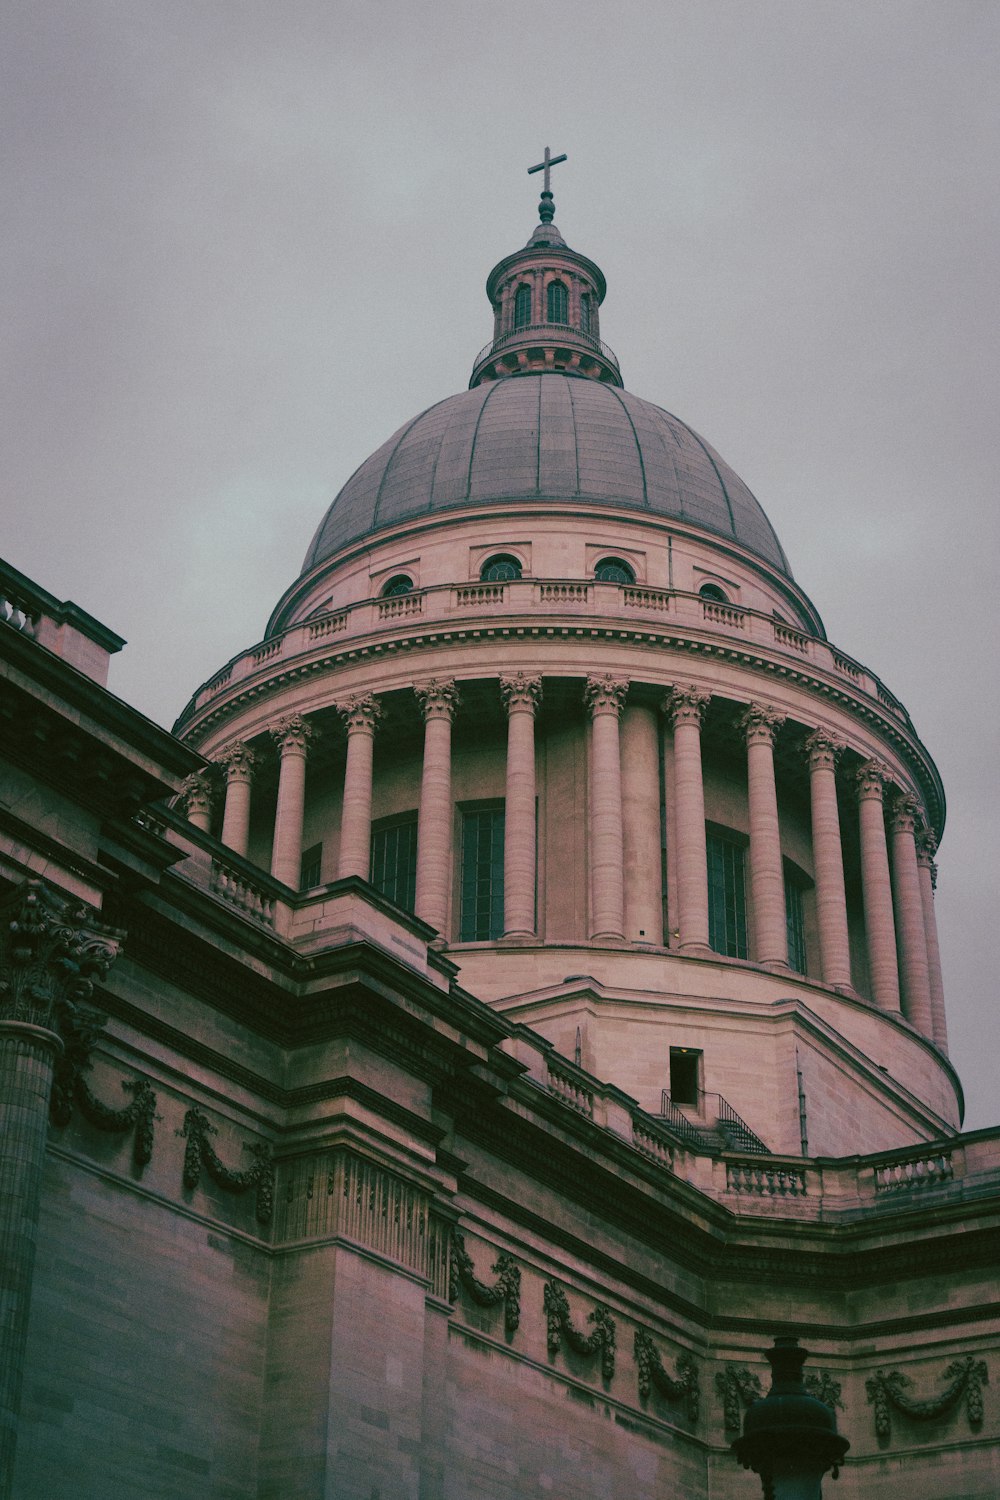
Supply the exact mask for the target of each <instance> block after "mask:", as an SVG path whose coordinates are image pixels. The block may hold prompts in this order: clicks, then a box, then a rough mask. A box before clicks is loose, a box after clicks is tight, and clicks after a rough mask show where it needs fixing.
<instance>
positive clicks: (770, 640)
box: [178, 578, 911, 728]
mask: <svg viewBox="0 0 1000 1500" xmlns="http://www.w3.org/2000/svg"><path fill="white" fill-rule="evenodd" d="M501 613H502V614H504V615H508V616H514V617H523V618H524V619H525V620H526V621H531V620H532V617H535V619H537V620H538V621H539V625H541V618H540V617H542V616H545V617H546V624H545V627H544V628H546V629H549V628H551V617H552V615H553V613H562V614H565V616H566V619H567V622H569V621H573V620H576V619H578V618H579V616H580V615H581V614H587V615H592V616H594V617H597V618H600V619H602V620H614V619H615V618H621V619H623V620H627V621H628V626H629V629H630V630H632V629H635V627H636V626H637V625H638V624H639V623H640V622H641V621H642V620H644V619H647V620H648V621H649V626H650V629H651V630H662V629H664V628H665V627H666V626H667V625H668V624H669V628H670V630H671V632H674V631H678V632H687V631H690V632H692V633H693V634H694V638H697V635H698V634H699V633H701V632H704V631H708V632H709V633H710V634H712V635H713V636H717V635H718V634H719V633H720V632H721V633H722V634H723V635H731V636H733V637H734V639H738V640H739V641H741V642H742V643H743V644H744V645H745V646H747V647H749V646H751V644H752V645H753V646H755V647H759V648H761V649H762V650H764V651H766V652H767V653H768V654H769V655H771V654H775V653H776V654H777V656H778V658H781V657H786V658H788V659H790V661H794V663H795V666H794V667H793V668H792V669H791V670H793V671H801V670H802V668H803V666H804V664H805V663H808V664H809V667H810V668H811V669H812V670H814V671H815V672H816V673H817V674H829V676H830V678H832V679H833V681H834V682H837V683H839V684H840V685H841V686H842V688H843V690H844V691H845V692H848V693H852V694H853V693H858V694H861V695H862V696H863V697H867V698H869V699H870V700H872V702H873V703H874V704H876V705H878V707H879V708H880V709H881V710H883V711H885V712H887V713H888V714H890V715H891V716H892V717H893V718H895V719H897V720H898V721H899V722H900V723H901V724H902V725H904V726H905V727H906V728H910V727H911V726H910V719H909V715H908V713H907V711H906V709H905V708H904V707H903V705H902V703H900V701H899V699H898V698H896V697H895V696H894V695H893V694H892V693H891V692H889V690H888V689H887V688H886V687H885V685H884V684H883V683H882V682H881V681H880V680H879V679H878V678H877V677H876V676H875V675H874V673H872V672H869V670H868V669H867V668H866V667H864V666H862V665H861V664H860V663H859V662H856V661H854V660H853V659H852V658H850V657H848V656H846V655H844V653H843V652H841V651H837V650H835V649H834V648H833V647H832V646H831V645H830V644H829V643H828V642H827V641H824V640H821V639H820V638H819V637H818V636H812V635H808V634H806V633H805V632H804V631H801V630H797V629H795V628H793V627H792V626H790V625H788V624H786V623H784V622H782V621H780V620H777V619H775V617H774V616H773V615H771V614H768V613H766V612H765V611H763V610H755V609H746V608H743V607H742V606H739V607H737V606H735V605H728V604H719V603H717V602H715V601H714V600H708V599H703V598H702V597H701V595H700V594H692V593H686V592H683V591H681V590H671V589H658V588H647V587H645V586H640V585H637V584H612V583H604V582H600V581H598V580H596V579H592V578H591V579H546V578H533V579H529V578H521V579H513V580H510V581H509V582H505V583H489V584H483V583H478V582H477V583H469V584H442V585H440V586H436V587H433V588H427V589H415V590H413V591H412V592H411V593H408V594H397V595H393V596H391V597H389V598H384V599H365V600H361V601H359V602H358V603H356V604H351V605H347V606H345V607H344V608H343V609H338V610H334V611H331V612H330V613H329V614H324V615H316V616H313V617H312V618H310V619H308V620H305V621H303V622H302V623H301V624H299V625H293V626H290V627H289V628H288V629H287V630H285V631H283V632H282V633H281V634H280V635H278V636H275V637H273V638H272V639H270V640H268V641H264V642H260V643H258V644H257V645H256V646H253V647H251V648H250V649H249V650H248V651H245V652H243V653H242V654H241V655H240V656H237V657H234V658H233V660H232V661H231V662H228V663H227V664H226V665H225V666H224V667H223V668H221V670H220V671H218V672H217V673H216V674H215V676H214V677H212V678H210V680H209V681H208V682H206V683H205V684H204V685H203V686H202V687H201V688H199V689H198V691H197V692H196V693H195V695H194V697H193V698H192V699H191V700H190V702H189V703H188V705H187V707H186V708H185V709H184V712H183V713H182V714H181V716H180V720H179V721H178V722H179V725H184V724H186V723H187V722H188V721H189V720H191V719H192V718H193V717H194V716H195V715H196V714H198V713H199V712H200V711H201V710H203V709H205V708H206V707H207V706H208V705H209V704H211V703H212V702H213V700H214V699H216V698H219V697H221V695H222V694H223V692H224V691H230V692H231V691H234V690H237V689H241V688H242V687H243V685H244V684H247V685H248V686H249V685H250V684H251V683H252V681H253V679H254V678H255V677H256V676H257V674H261V676H262V677H264V675H265V674H272V673H273V672H275V671H276V670H284V669H285V667H286V665H287V664H289V663H292V662H295V663H296V665H298V664H299V662H298V659H299V658H308V656H309V655H310V653H313V652H317V651H322V650H324V649H326V648H327V647H328V646H329V645H330V644H331V643H335V646H336V649H338V650H339V649H340V647H341V645H342V644H346V643H347V642H348V641H352V640H355V639H359V638H373V642H378V641H379V632H380V631H384V630H386V629H399V628H401V627H402V628H409V627H411V626H412V627H413V628H416V629H419V630H421V631H424V630H433V628H434V627H435V626H441V625H446V626H447V627H448V628H449V629H451V628H452V627H453V626H455V625H459V624H466V623H468V624H469V625H472V626H473V627H475V626H476V625H477V624H479V623H481V622H482V621H483V620H484V619H488V618H489V617H490V616H491V615H495V614H501ZM305 664H306V663H305V661H303V665H305Z"/></svg>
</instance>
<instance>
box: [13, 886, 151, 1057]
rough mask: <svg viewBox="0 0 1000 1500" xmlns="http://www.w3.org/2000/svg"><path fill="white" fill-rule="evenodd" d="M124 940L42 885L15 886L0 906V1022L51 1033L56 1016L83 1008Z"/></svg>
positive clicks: (85, 909) (92, 915)
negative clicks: (34, 1027) (20, 1024)
mask: <svg viewBox="0 0 1000 1500" xmlns="http://www.w3.org/2000/svg"><path fill="white" fill-rule="evenodd" d="M124 936H125V934H124V933H123V932H119V931H117V930H116V929H115V928H112V927H106V926H105V925H104V924H103V923H102V922H100V921H99V920H98V918H97V915H96V913H95V912H93V911H91V910H90V909H89V908H88V907H86V906H84V905H83V904H82V902H73V901H69V900H67V899H66V898H64V897H62V896H58V895H56V893H55V892H54V891H52V890H50V888H49V887H48V886H47V885H46V884H45V882H44V881H43V880H29V881H27V882H26V884H24V885H22V886H19V887H18V888H17V889H16V890H15V891H13V892H12V893H11V894H10V895H9V896H8V897H7V900H6V901H5V902H4V903H3V906H2V907H0V1020H3V1021H20V1022H25V1023H27V1024H28V1025H31V1026H41V1027H43V1028H45V1029H46V1030H50V1031H51V1030H54V1029H55V1027H56V1024H57V1018H58V1012H59V1011H61V1010H67V1011H72V1010H74V1009H75V1008H76V1007H77V1006H82V1005H86V1003H87V1001H88V1000H89V999H90V997H91V995H92V994H93V992H94V984H95V982H96V981H98V980H100V979H103V978H104V976H105V975H106V974H107V972H108V969H109V968H110V967H111V965H112V964H113V963H114V961H115V959H116V958H117V956H118V954H119V952H120V951H121V945H122V940H123V938H124Z"/></svg>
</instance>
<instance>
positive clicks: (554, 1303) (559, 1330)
mask: <svg viewBox="0 0 1000 1500" xmlns="http://www.w3.org/2000/svg"><path fill="white" fill-rule="evenodd" d="M543 1300H544V1304H545V1319H546V1323H547V1325H548V1349H549V1354H550V1355H555V1354H558V1352H559V1350H560V1349H561V1348H562V1345H563V1343H564V1342H565V1344H566V1346H567V1347H568V1348H570V1349H572V1350H573V1352H574V1354H582V1355H592V1354H599V1355H600V1357H601V1374H602V1375H603V1376H604V1379H605V1380H611V1379H612V1377H613V1376H614V1373H615V1320H614V1318H613V1317H612V1316H611V1313H610V1312H609V1311H608V1309H607V1308H606V1307H605V1306H604V1305H603V1304H602V1303H600V1302H599V1303H598V1304H597V1306H596V1307H595V1308H594V1311H593V1312H592V1313H588V1314H587V1322H588V1323H592V1324H593V1325H594V1328H593V1332H592V1333H581V1332H580V1330H579V1329H578V1328H575V1327H574V1326H573V1320H572V1318H571V1317H570V1312H569V1302H568V1301H567V1299H566V1293H565V1292H564V1291H563V1289H562V1287H561V1286H559V1285H558V1284H557V1283H556V1282H554V1281H547V1282H546V1283H545V1289H544V1293H543Z"/></svg>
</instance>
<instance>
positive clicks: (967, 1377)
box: [865, 1354, 989, 1438]
mask: <svg viewBox="0 0 1000 1500" xmlns="http://www.w3.org/2000/svg"><path fill="white" fill-rule="evenodd" d="M941 1379H942V1380H947V1381H949V1382H950V1384H949V1385H948V1386H947V1388H946V1389H945V1390H944V1391H942V1392H941V1394H940V1395H939V1396H936V1397H934V1396H932V1397H930V1398H929V1399H928V1400H925V1401H916V1400H914V1398H913V1397H912V1396H910V1395H908V1394H907V1392H908V1390H909V1387H910V1386H911V1385H912V1384H913V1382H912V1381H911V1379H910V1377H909V1376H908V1375H904V1373H903V1371H902V1370H877V1371H876V1372H875V1374H874V1375H873V1376H871V1378H870V1379H869V1380H866V1381H865V1391H866V1393H867V1395H868V1402H869V1405H870V1406H872V1407H873V1408H874V1417H875V1431H876V1433H877V1434H878V1436H879V1437H880V1438H890V1437H891V1436H892V1412H893V1411H894V1410H895V1411H897V1412H901V1413H903V1414H904V1415H905V1416H907V1417H911V1418H913V1420H914V1421H917V1422H931V1421H934V1420H935V1419H936V1418H938V1417H945V1416H949V1415H950V1414H951V1413H952V1412H954V1411H957V1409H958V1407H959V1405H960V1404H962V1403H964V1405H965V1415H966V1417H967V1419H968V1423H969V1426H970V1427H972V1428H973V1429H975V1428H978V1427H980V1426H981V1425H982V1421H983V1386H984V1385H988V1384H989V1375H988V1372H987V1369H986V1361H985V1360H982V1359H977V1358H976V1357H975V1355H973V1354H967V1355H965V1357H964V1358H963V1359H956V1360H952V1362H951V1364H950V1365H948V1366H947V1368H946V1369H945V1371H944V1373H943V1375H942V1376H941Z"/></svg>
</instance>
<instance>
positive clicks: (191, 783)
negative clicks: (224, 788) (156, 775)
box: [180, 771, 215, 817]
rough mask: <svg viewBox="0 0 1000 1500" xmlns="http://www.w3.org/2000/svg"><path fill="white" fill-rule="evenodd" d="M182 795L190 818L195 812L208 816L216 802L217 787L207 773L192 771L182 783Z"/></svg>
mask: <svg viewBox="0 0 1000 1500" xmlns="http://www.w3.org/2000/svg"><path fill="white" fill-rule="evenodd" d="M180 795H181V797H182V798H183V800H184V806H185V807H186V808H187V813H188V817H190V816H191V814H192V813H193V812H195V813H199V812H201V813H205V814H207V813H208V812H209V811H210V810H211V807H212V803H213V802H214V800H215V786H214V785H213V783H212V779H211V777H210V776H209V774H208V772H207V771H192V772H191V775H190V776H185V778H184V780H183V782H182V783H181V790H180Z"/></svg>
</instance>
